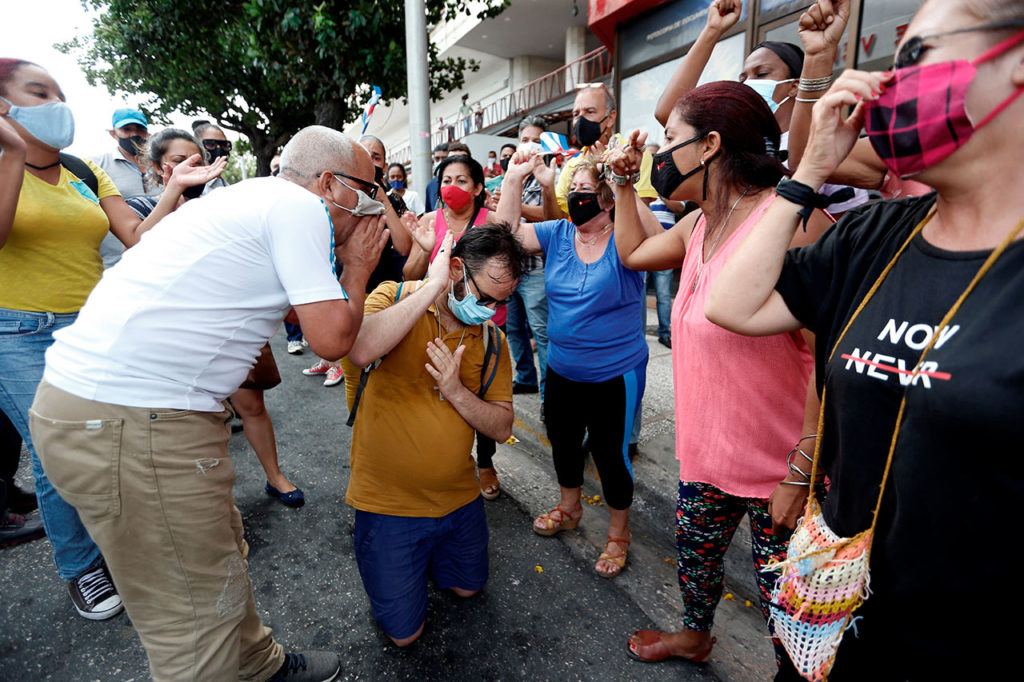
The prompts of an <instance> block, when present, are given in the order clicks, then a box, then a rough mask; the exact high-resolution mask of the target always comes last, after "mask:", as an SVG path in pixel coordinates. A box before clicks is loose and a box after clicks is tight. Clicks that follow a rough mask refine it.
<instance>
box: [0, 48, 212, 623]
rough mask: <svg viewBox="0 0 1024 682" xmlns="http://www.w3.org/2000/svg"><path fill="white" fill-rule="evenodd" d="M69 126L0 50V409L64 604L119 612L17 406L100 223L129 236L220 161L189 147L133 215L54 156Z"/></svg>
mask: <svg viewBox="0 0 1024 682" xmlns="http://www.w3.org/2000/svg"><path fill="white" fill-rule="evenodd" d="M74 126H75V124H74V118H73V117H72V115H71V110H70V109H69V108H68V106H67V104H65V102H64V94H63V93H62V92H61V90H60V87H59V86H58V85H57V83H56V82H55V81H54V80H53V78H52V77H51V76H50V74H49V73H47V72H46V71H45V70H44V69H43V68H41V67H39V66H37V65H35V64H32V63H30V62H25V61H21V60H16V59H0V410H3V412H4V413H5V414H6V415H7V416H8V417H9V418H10V420H11V421H12V422H13V423H14V425H15V427H16V428H17V429H18V432H19V433H20V434H21V437H22V438H23V439H24V440H25V443H26V444H27V445H28V447H29V452H30V453H31V455H32V473H33V476H34V477H35V485H36V495H37V496H38V499H39V510H40V513H41V514H42V517H43V524H44V525H45V527H46V534H47V535H48V536H49V537H50V542H51V544H52V545H53V551H54V561H55V563H56V564H57V570H58V572H59V573H60V576H61V577H62V578H64V579H65V580H68V581H69V583H68V592H69V593H70V595H71V599H72V601H73V602H74V604H75V608H76V609H77V610H78V612H79V614H81V615H82V616H83V617H85V618H88V619H90V620H102V619H105V618H110V617H112V616H114V615H116V614H117V613H119V612H120V611H121V609H122V606H121V598H120V597H119V596H118V594H117V592H116V591H115V589H114V587H113V584H112V583H111V582H110V577H109V574H107V571H106V567H105V566H104V564H103V557H102V556H100V551H99V549H98V548H97V547H96V545H95V544H94V543H93V541H92V539H91V538H90V537H89V534H88V533H87V532H86V530H85V528H84V527H83V526H82V523H81V521H80V520H79V519H78V514H77V512H75V510H74V508H73V507H71V506H70V505H68V504H67V503H66V502H65V501H64V500H63V499H62V498H61V497H60V495H59V494H58V493H57V491H56V490H54V488H53V486H52V485H50V482H49V480H47V478H46V473H45V472H44V471H43V467H42V465H41V464H40V463H39V459H38V457H36V453H35V449H34V448H33V446H32V438H31V436H30V434H29V429H28V409H29V407H30V406H31V404H32V400H33V398H34V397H35V392H36V386H37V385H38V384H39V382H40V380H41V379H42V376H43V367H44V354H45V352H46V349H47V348H48V347H49V346H50V344H51V343H52V342H53V336H52V335H53V332H55V331H56V330H58V329H60V328H62V327H66V326H67V325H69V324H71V323H72V322H73V321H74V319H75V316H76V315H77V313H78V310H79V308H81V306H82V304H83V303H85V299H86V297H87V296H88V295H89V292H90V291H92V288H93V287H94V286H95V285H96V282H98V281H99V279H100V276H101V275H102V274H103V263H102V261H101V260H100V254H99V244H100V241H101V240H102V239H103V237H104V235H106V233H107V231H108V230H110V231H111V232H113V233H114V234H115V235H116V236H117V237H118V238H119V239H120V240H121V241H122V242H124V244H125V246H129V247H130V246H132V245H134V244H135V243H136V242H138V240H139V237H140V236H141V235H142V233H144V232H145V231H146V230H148V229H149V228H150V227H152V226H153V225H155V224H156V223H157V222H158V221H159V220H160V219H161V218H162V217H163V216H165V215H166V214H167V213H169V212H170V211H172V210H174V207H175V206H176V205H177V202H178V198H179V197H180V196H181V193H182V191H183V190H184V189H185V187H188V186H191V185H196V184H200V183H204V182H206V181H207V180H209V179H210V177H213V176H215V175H216V174H218V173H219V172H220V169H221V167H222V166H223V164H220V166H218V165H217V164H214V165H213V166H197V163H199V161H200V159H199V157H198V156H196V157H193V158H191V159H189V160H188V161H187V162H185V163H183V164H181V166H180V168H179V169H177V170H176V172H175V173H174V174H173V175H172V176H171V179H170V181H169V182H168V187H167V188H166V190H165V191H164V194H163V197H162V198H161V201H160V203H159V204H158V205H157V207H156V208H155V209H154V211H153V213H152V214H151V215H150V216H149V217H148V218H147V219H146V220H144V221H143V220H140V219H139V218H138V216H137V215H136V214H135V212H134V211H132V209H130V208H129V207H128V205H127V204H125V202H124V200H123V199H122V198H121V195H120V194H118V192H117V188H116V187H114V184H113V182H111V180H110V178H109V177H108V176H107V174H106V173H104V172H103V171H102V170H100V169H99V167H97V166H95V165H93V164H92V163H89V162H87V161H86V162H79V164H74V161H72V162H71V163H72V164H73V165H76V166H78V167H79V168H80V172H81V173H82V175H85V176H88V175H89V173H86V172H85V171H84V170H81V169H82V168H88V170H89V171H91V174H92V176H94V178H95V182H93V178H91V177H81V178H80V177H78V176H77V175H75V174H73V173H72V172H71V171H70V170H68V168H66V167H65V166H64V165H63V163H64V162H62V160H61V157H60V150H61V149H63V148H64V147H67V146H68V145H70V144H71V141H72V139H73V138H74ZM81 164H84V166H83V165H81ZM87 180H88V181H87ZM90 183H92V184H95V186H96V188H97V190H96V191H95V192H94V191H93V190H92V189H91V188H90V187H89V185H90Z"/></svg>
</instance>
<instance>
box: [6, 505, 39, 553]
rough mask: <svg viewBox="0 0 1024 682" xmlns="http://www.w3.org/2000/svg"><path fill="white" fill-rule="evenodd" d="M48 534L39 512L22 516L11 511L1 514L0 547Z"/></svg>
mask: <svg viewBox="0 0 1024 682" xmlns="http://www.w3.org/2000/svg"><path fill="white" fill-rule="evenodd" d="M44 535H46V530H45V529H44V528H43V520H42V519H41V518H40V517H39V515H38V514H32V515H31V516H22V515H21V514H15V513H14V512H11V511H6V512H3V514H2V515H0V547H10V546H11V545H18V544H21V543H22V542H29V541H30V540H35V539H36V538H41V537H43V536H44Z"/></svg>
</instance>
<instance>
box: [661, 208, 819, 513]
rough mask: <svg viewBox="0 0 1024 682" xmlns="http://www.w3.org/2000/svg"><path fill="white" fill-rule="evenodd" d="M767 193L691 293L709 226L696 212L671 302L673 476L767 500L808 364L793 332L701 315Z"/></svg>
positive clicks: (797, 412) (795, 430)
mask: <svg viewBox="0 0 1024 682" xmlns="http://www.w3.org/2000/svg"><path fill="white" fill-rule="evenodd" d="M774 197H775V195H774V194H772V195H771V196H770V197H769V198H767V199H765V201H764V202H762V203H761V204H760V205H759V206H758V207H757V208H756V209H754V212H753V213H751V215H750V217H749V218H747V220H746V221H744V223H743V224H742V225H740V226H739V228H738V229H737V230H736V231H735V232H733V233H732V234H731V235H729V238H728V239H727V240H726V241H725V242H724V243H722V244H720V246H719V247H718V250H717V251H716V252H715V253H714V254H712V257H711V260H710V261H708V262H707V263H705V264H704V266H703V267H702V268H701V271H700V280H699V281H698V283H697V289H696V291H695V292H693V293H691V292H690V287H691V286H692V285H693V281H694V278H695V277H696V276H697V263H698V260H699V259H700V258H701V242H702V240H703V238H704V230H705V228H706V227H707V225H706V223H705V220H704V217H703V216H701V218H700V219H699V220H698V221H697V225H696V226H695V228H694V230H693V235H692V236H691V237H690V248H689V249H687V252H686V258H685V259H684V260H683V268H682V274H681V275H680V278H679V293H678V295H677V296H676V300H675V303H674V304H673V306H672V366H673V372H672V374H673V381H674V384H675V408H676V409H675V411H676V459H678V460H679V479H680V480H681V481H689V482H701V483H710V484H711V485H714V486H715V487H717V488H719V489H721V490H723V491H724V492H726V493H729V494H730V495H736V496H739V497H757V498H766V497H768V495H769V494H770V493H771V492H772V490H773V489H774V488H775V486H776V485H777V484H778V482H779V481H781V480H782V479H783V478H785V476H786V474H787V473H788V467H787V465H786V456H787V455H788V454H789V451H790V450H791V449H792V448H793V446H794V445H795V444H796V442H797V440H798V439H799V438H800V436H801V435H804V434H801V433H800V430H801V428H802V426H803V415H804V402H805V399H806V397H807V382H808V379H809V378H810V374H811V369H812V367H813V358H812V357H811V353H810V351H809V349H808V347H807V344H806V343H805V342H804V340H803V337H801V335H800V333H799V332H793V333H790V334H778V335H776V336H762V337H748V336H740V335H739V334H734V333H732V332H730V331H726V330H725V329H722V328H721V327H719V326H717V325H715V324H713V323H711V322H709V321H708V319H707V317H705V315H704V304H705V301H706V300H707V295H708V291H709V290H710V289H711V285H712V284H713V282H714V281H715V279H716V278H717V276H718V273H719V272H721V269H722V266H723V265H724V264H725V262H726V261H727V260H728V259H729V256H730V255H731V254H732V253H733V251H735V250H736V248H737V247H738V246H739V245H740V243H741V242H742V241H743V239H744V237H746V236H747V234H749V233H750V231H751V229H753V227H754V225H756V224H757V222H758V220H760V218H761V216H762V214H764V212H765V210H766V209H767V208H768V205H769V204H770V203H771V201H772V199H773V198H774ZM805 451H806V448H805Z"/></svg>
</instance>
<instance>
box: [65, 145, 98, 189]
mask: <svg viewBox="0 0 1024 682" xmlns="http://www.w3.org/2000/svg"><path fill="white" fill-rule="evenodd" d="M60 165H62V166H64V167H65V168H67V169H68V170H69V171H71V172H72V173H73V174H74V175H76V176H78V179H79V180H81V181H82V182H84V183H85V186H86V187H88V188H89V189H91V190H92V193H93V194H95V195H96V196H97V197H98V196H99V195H100V182H99V179H98V178H97V177H96V173H94V172H93V170H92V168H89V164H87V163H86V162H85V161H82V160H81V159H80V158H78V157H77V156H72V155H71V154H65V153H64V152H61V153H60Z"/></svg>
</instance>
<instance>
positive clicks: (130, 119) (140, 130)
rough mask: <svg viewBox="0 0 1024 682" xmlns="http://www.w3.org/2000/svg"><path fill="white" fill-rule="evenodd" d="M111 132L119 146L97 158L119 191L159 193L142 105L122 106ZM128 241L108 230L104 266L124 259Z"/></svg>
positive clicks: (124, 193) (129, 194)
mask: <svg viewBox="0 0 1024 682" xmlns="http://www.w3.org/2000/svg"><path fill="white" fill-rule="evenodd" d="M110 123H111V128H110V130H108V131H107V132H108V133H110V136H111V137H112V138H114V139H115V140H116V141H117V148H116V149H115V150H114V151H113V152H107V153H106V154H103V155H101V156H98V157H95V158H93V161H94V162H95V163H96V165H97V166H99V167H100V168H102V169H103V171H104V172H105V173H106V174H107V175H109V176H110V179H111V180H113V181H114V185H116V186H117V191H118V192H120V193H121V196H123V197H124V198H125V199H129V198H131V197H136V196H139V195H141V194H146V195H149V196H156V195H158V194H160V192H161V191H163V188H162V187H161V186H160V185H159V184H158V183H157V182H155V181H154V180H153V178H152V175H150V174H149V164H148V162H147V161H146V152H145V149H146V140H148V139H149V121H147V120H146V115H145V114H143V113H142V112H141V111H139V110H138V109H127V108H126V109H118V110H117V111H115V112H114V115H113V117H112V118H111V122H110ZM122 253H124V244H122V243H121V241H120V240H119V239H118V238H117V237H115V236H114V235H113V234H112V233H109V232H108V233H107V236H106V237H104V238H103V241H102V242H101V243H100V256H101V257H102V258H103V267H105V268H109V267H110V266H111V265H113V264H114V263H116V262H117V261H119V260H121V254H122Z"/></svg>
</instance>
